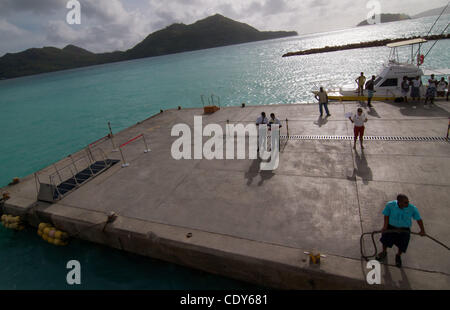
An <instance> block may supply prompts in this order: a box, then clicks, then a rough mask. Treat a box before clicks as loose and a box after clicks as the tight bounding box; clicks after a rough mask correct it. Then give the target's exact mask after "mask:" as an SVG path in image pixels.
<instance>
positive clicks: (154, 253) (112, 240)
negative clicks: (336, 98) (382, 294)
mask: <svg viewBox="0 0 450 310" xmlns="http://www.w3.org/2000/svg"><path fill="white" fill-rule="evenodd" d="M359 105H360V104H359V103H356V102H353V103H347V104H339V103H337V104H330V106H329V108H330V113H331V114H332V116H331V117H329V118H327V119H319V118H318V114H319V113H318V105H316V104H310V105H270V106H251V107H245V108H241V107H227V108H222V109H221V110H219V111H218V112H216V113H214V114H211V115H203V110H202V109H181V110H168V111H164V112H163V113H161V114H158V115H156V116H153V117H151V118H149V119H147V120H145V121H143V122H140V123H138V124H136V125H135V126H132V127H130V128H128V129H126V130H123V131H122V132H120V133H117V134H116V135H115V137H114V139H115V141H114V142H115V144H116V145H121V144H123V143H125V142H126V141H128V140H129V139H131V138H133V137H136V136H138V135H140V134H144V135H145V138H146V141H147V143H148V145H149V147H150V149H151V151H150V152H147V153H144V143H143V141H142V140H140V139H138V140H136V141H134V142H132V143H130V144H128V145H127V146H125V147H123V149H122V150H123V155H124V157H125V160H126V162H128V163H129V164H130V165H129V167H126V168H122V167H121V164H122V163H119V164H116V165H114V166H112V167H111V168H109V169H108V170H106V171H105V172H103V173H101V174H100V175H98V176H97V177H95V178H93V179H92V180H90V181H89V182H86V183H85V184H83V185H82V186H81V187H80V188H78V189H76V190H74V191H73V192H71V193H70V194H68V195H66V196H64V197H63V198H62V199H61V200H59V201H57V202H55V203H46V202H41V201H40V202H37V199H36V198H37V188H36V183H35V178H34V176H33V175H31V176H28V177H26V178H24V179H22V180H21V182H20V183H19V184H17V185H14V186H9V187H6V188H3V189H2V191H8V192H9V193H10V196H11V198H10V199H9V200H7V201H6V202H5V204H4V206H3V211H4V212H5V213H8V214H14V215H22V216H24V217H25V218H26V220H27V221H28V222H29V223H30V224H31V225H34V226H37V225H38V224H39V223H40V222H51V223H53V224H54V225H55V226H56V227H57V228H59V229H62V230H64V231H67V232H68V233H70V234H71V235H73V236H76V237H78V238H82V239H85V240H89V241H92V242H96V243H100V244H104V245H107V246H110V247H113V248H118V249H122V250H124V251H129V252H133V253H137V254H141V255H145V256H149V257H153V258H158V259H162V260H165V261H168V262H172V263H175V264H180V265H184V266H188V267H193V268H197V269H201V270H204V271H207V272H211V273H214V274H220V275H224V276H227V277H231V278H235V279H239V280H244V281H247V282H252V283H256V284H260V285H264V286H268V287H276V288H283V289H360V288H361V289H365V288H374V289H380V288H394V289H395V288H398V289H450V255H449V251H448V250H446V249H444V248H442V247H440V246H439V245H437V244H435V243H433V242H432V241H431V240H429V239H428V238H425V237H419V236H412V237H411V242H410V247H409V249H408V252H407V253H406V254H405V255H404V257H403V265H404V267H403V268H402V269H399V268H397V267H395V266H394V255H395V252H396V249H392V250H391V251H390V252H389V255H388V260H387V264H383V265H382V270H381V271H382V277H381V278H382V285H379V286H377V285H374V286H369V285H368V284H367V283H366V274H367V272H368V271H369V270H368V269H367V268H366V261H365V260H362V259H361V254H360V244H359V242H360V236H361V234H362V233H364V232H371V231H374V230H380V229H381V228H382V225H383V216H382V214H381V212H382V210H383V208H384V206H385V204H386V202H387V201H390V200H395V198H396V195H397V194H398V193H400V192H402V193H405V194H407V195H408V196H409V198H410V201H411V203H413V204H414V205H416V206H417V207H418V209H419V211H420V213H421V215H422V218H423V220H424V223H425V228H426V232H427V233H428V234H429V235H431V236H433V237H435V238H437V239H439V240H440V241H442V242H443V243H445V244H447V245H448V244H450V225H449V218H450V165H449V160H450V144H449V143H448V141H443V139H441V140H437V141H383V140H368V141H366V142H365V150H364V152H362V151H361V149H360V147H359V143H358V144H357V149H356V151H355V150H353V148H352V146H353V142H352V141H351V140H345V139H338V140H297V139H282V140H281V143H280V144H281V154H280V164H279V167H278V169H276V170H275V171H272V172H266V171H260V170H259V162H260V161H259V160H248V159H246V160H206V159H202V160H178V161H177V160H174V159H173V158H172V156H171V146H172V143H173V141H175V139H176V138H177V137H171V129H172V127H173V126H174V125H175V124H180V123H185V124H188V125H189V126H190V127H191V128H193V121H194V116H195V115H203V124H204V126H205V125H207V124H211V123H217V124H220V125H221V126H222V127H223V128H224V127H225V125H226V123H227V120H229V122H230V123H231V124H237V123H242V124H244V125H245V124H248V123H253V122H254V121H255V119H256V117H257V116H258V115H259V114H260V112H261V111H265V112H266V114H268V115H269V114H270V113H272V112H273V113H275V114H276V115H277V117H278V118H279V119H280V120H282V121H283V128H282V129H281V134H282V135H286V134H287V132H286V123H285V121H284V120H285V119H286V118H287V119H289V134H290V136H295V135H301V136H304V135H328V136H352V135H353V127H352V124H351V123H350V121H349V120H348V119H346V118H345V116H344V115H345V114H346V113H347V112H354V111H356V108H357V107H358V106H359ZM364 110H365V113H366V114H367V115H368V117H369V122H368V123H367V126H366V135H367V136H402V137H441V138H442V137H445V135H446V133H447V128H448V117H449V116H450V104H449V103H448V102H445V101H441V102H437V103H436V107H434V108H431V109H424V108H423V105H422V104H419V105H418V106H417V107H415V108H413V107H412V104H403V103H383V102H375V108H374V109H373V110H369V109H367V108H366V107H364ZM224 132H225V129H224ZM105 134H106V131H105ZM203 140H204V141H206V140H207V138H204V139H203ZM92 148H93V149H94V150H95V148H101V149H102V150H103V151H104V152H105V154H106V156H107V157H108V158H109V159H117V160H121V155H120V152H113V147H112V144H111V141H110V140H109V139H105V141H100V142H99V143H98V144H97V145H95V146H93V147H92ZM83 154H85V150H81V151H80V152H78V153H76V154H73V158H80V157H82V156H83ZM67 164H70V159H69V158H65V159H63V160H61V161H60V162H58V163H56V166H57V167H63V166H64V165H67ZM54 169H55V168H54V167H53V166H50V167H48V168H45V169H43V170H42V171H40V172H39V175H40V176H45V175H48V174H51V173H54V171H55V170H54ZM110 212H115V213H116V214H117V215H118V217H117V219H116V220H115V221H114V222H112V223H109V224H107V223H106V221H107V218H108V215H109V214H110ZM412 230H413V231H418V230H419V229H418V225H417V223H413V229H412ZM376 238H377V239H376V241H377V246H378V248H380V246H381V244H380V243H379V242H378V238H379V235H378V236H376ZM313 249H314V250H317V251H319V252H320V253H321V254H323V255H325V256H326V257H323V258H322V259H321V263H320V265H310V264H309V260H308V256H307V255H305V254H304V252H305V251H311V250H313ZM364 251H365V252H366V253H370V252H373V251H374V250H373V246H372V244H371V242H370V240H369V238H367V239H365V242H364Z"/></svg>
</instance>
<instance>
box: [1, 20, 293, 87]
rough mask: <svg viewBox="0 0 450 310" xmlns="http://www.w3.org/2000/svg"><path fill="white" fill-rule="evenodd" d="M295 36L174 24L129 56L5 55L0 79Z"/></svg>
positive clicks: (243, 27)
mask: <svg viewBox="0 0 450 310" xmlns="http://www.w3.org/2000/svg"><path fill="white" fill-rule="evenodd" d="M295 35H297V33H296V32H295V31H291V32H285V31H279V32H270V31H268V32H261V31H258V30H257V29H255V28H253V27H251V26H249V25H247V24H244V23H239V22H236V21H234V20H232V19H229V18H226V17H224V16H222V15H219V14H216V15H214V16H210V17H208V18H205V19H203V20H200V21H197V22H196V23H194V24H192V25H184V24H173V25H171V26H169V27H167V28H165V29H162V30H159V31H157V32H154V33H152V34H150V35H149V36H148V37H147V38H146V39H145V40H143V41H142V42H141V43H139V44H138V45H136V46H135V47H134V48H132V49H129V50H128V51H126V52H112V53H103V54H95V53H92V52H89V51H87V50H85V49H82V48H80V47H77V46H74V45H68V46H66V47H65V48H63V49H59V48H56V47H44V48H31V49H28V50H26V51H23V52H20V53H14V54H6V55H4V56H3V57H1V58H0V79H6V78H15V77H20V76H25V75H32V74H38V73H45V72H53V71H59V70H67V69H73V68H79V67H85V66H92V65H98V64H104V63H110V62H117V61H123V60H131V59H136V58H143V57H152V56H160V55H166V54H173V53H180V52H187V51H193V50H199V49H205V48H212V47H219V46H225V45H231V44H240V43H246V42H252V41H260V40H267V39H275V38H281V37H287V36H295Z"/></svg>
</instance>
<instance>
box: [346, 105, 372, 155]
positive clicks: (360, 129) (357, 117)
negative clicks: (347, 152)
mask: <svg viewBox="0 0 450 310" xmlns="http://www.w3.org/2000/svg"><path fill="white" fill-rule="evenodd" d="M349 120H350V121H351V122H352V123H353V124H355V127H354V128H353V133H354V135H355V142H354V143H353V148H354V149H355V150H356V140H358V136H359V143H360V144H361V149H364V146H363V142H364V130H365V126H364V125H365V123H367V121H368V119H367V117H366V115H365V114H364V113H363V110H362V109H361V108H358V111H357V113H355V114H353V116H350V117H349Z"/></svg>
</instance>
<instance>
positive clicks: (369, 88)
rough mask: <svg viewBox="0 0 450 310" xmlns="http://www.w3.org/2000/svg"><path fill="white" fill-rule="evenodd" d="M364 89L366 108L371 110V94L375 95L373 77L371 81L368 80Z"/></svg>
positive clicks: (373, 76)
mask: <svg viewBox="0 0 450 310" xmlns="http://www.w3.org/2000/svg"><path fill="white" fill-rule="evenodd" d="M366 89H367V93H368V94H367V106H368V107H369V108H372V107H373V105H372V98H373V94H374V93H375V75H372V79H370V80H369V81H368V82H367V83H366Z"/></svg>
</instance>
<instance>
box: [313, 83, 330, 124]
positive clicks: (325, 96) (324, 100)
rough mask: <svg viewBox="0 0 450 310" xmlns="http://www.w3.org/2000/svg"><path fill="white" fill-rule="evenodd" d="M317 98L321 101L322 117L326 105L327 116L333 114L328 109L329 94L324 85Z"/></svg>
mask: <svg viewBox="0 0 450 310" xmlns="http://www.w3.org/2000/svg"><path fill="white" fill-rule="evenodd" d="M316 99H317V100H318V101H319V111H320V117H322V116H323V107H325V112H327V117H329V116H331V114H330V111H328V94H327V92H326V91H324V90H323V87H320V91H319V92H318V93H317V95H316Z"/></svg>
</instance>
